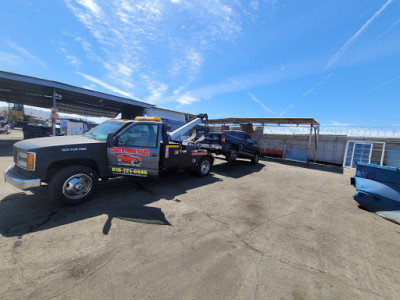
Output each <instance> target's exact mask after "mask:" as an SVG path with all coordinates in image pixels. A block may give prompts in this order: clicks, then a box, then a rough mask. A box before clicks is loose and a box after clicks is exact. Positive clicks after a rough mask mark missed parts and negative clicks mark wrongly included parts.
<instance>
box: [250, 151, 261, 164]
mask: <svg viewBox="0 0 400 300" xmlns="http://www.w3.org/2000/svg"><path fill="white" fill-rule="evenodd" d="M259 160H260V153H258V152H257V153H256V154H254V157H253V158H252V159H251V163H252V164H254V165H256V164H258V161H259Z"/></svg>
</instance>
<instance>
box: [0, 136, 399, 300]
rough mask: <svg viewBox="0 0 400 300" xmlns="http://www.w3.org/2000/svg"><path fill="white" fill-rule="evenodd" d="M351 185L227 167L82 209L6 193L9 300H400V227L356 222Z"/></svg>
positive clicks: (272, 168) (291, 166) (280, 167)
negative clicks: (207, 174)
mask: <svg viewBox="0 0 400 300" xmlns="http://www.w3.org/2000/svg"><path fill="white" fill-rule="evenodd" d="M20 135H21V133H20V132H18V131H13V133H12V134H11V135H9V136H1V137H0V148H1V149H0V169H1V170H4V169H5V168H6V167H7V166H8V165H10V164H11V163H12V157H11V150H10V149H11V148H10V144H11V143H12V141H11V140H12V139H15V140H17V139H18V138H20ZM10 141H11V142H10ZM343 172H344V173H343ZM353 173H354V171H353V170H344V171H342V170H340V169H335V168H329V167H318V166H315V167H309V168H306V167H305V166H304V165H302V164H295V163H288V162H286V163H284V162H281V161H279V160H268V159H264V160H262V161H260V164H258V165H257V166H254V165H251V164H249V163H248V162H247V161H244V160H241V161H237V162H235V163H233V164H232V165H228V164H227V163H226V162H225V161H224V160H219V159H218V160H216V164H215V167H214V170H213V172H212V175H211V176H209V177H206V178H198V177H194V176H191V175H189V176H186V175H184V174H180V175H169V176H165V177H163V178H161V179H160V180H158V181H156V180H133V179H129V178H128V179H126V178H116V179H112V180H109V181H106V182H101V183H100V184H99V186H98V190H97V193H96V194H95V197H94V199H93V200H92V201H90V202H87V203H85V204H83V205H81V206H78V207H74V208H61V207H58V206H57V205H56V204H54V203H52V202H51V201H49V200H48V199H46V188H42V189H39V190H36V191H33V192H32V191H29V192H23V191H20V190H18V189H15V188H14V187H12V186H10V185H8V184H5V183H3V182H1V183H0V199H1V201H0V232H1V236H0V282H1V285H0V298H1V299H23V298H30V299H50V298H56V299H71V298H72V299H114V298H118V299H250V298H251V299H398V297H399V294H400V271H399V270H400V269H399V262H400V251H399V249H400V227H399V225H396V224H394V223H391V222H389V221H387V220H385V219H382V218H380V217H378V216H376V215H374V214H372V213H368V212H366V211H364V210H361V209H359V208H358V206H357V203H356V202H355V201H354V200H353V199H352V195H353V194H354V188H353V187H352V186H350V184H349V183H350V179H349V178H350V176H352V175H353ZM146 222H147V223H146ZM149 223H154V224H149ZM159 224H166V225H159Z"/></svg>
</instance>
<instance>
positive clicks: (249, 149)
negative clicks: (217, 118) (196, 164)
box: [197, 130, 260, 164]
mask: <svg viewBox="0 0 400 300" xmlns="http://www.w3.org/2000/svg"><path fill="white" fill-rule="evenodd" d="M201 135H204V136H205V138H204V140H201V141H200V142H199V143H198V146H199V147H200V148H202V149H207V150H209V151H210V152H213V153H215V154H222V155H225V158H226V160H227V161H228V162H231V161H234V160H236V158H249V159H251V162H252V163H253V164H257V163H258V160H259V159H260V149H259V148H258V147H257V146H256V145H255V144H254V143H253V141H252V140H251V137H250V136H249V135H248V134H247V133H246V132H244V131H239V130H225V131H223V132H209V133H206V134H205V133H204V132H198V133H197V136H201Z"/></svg>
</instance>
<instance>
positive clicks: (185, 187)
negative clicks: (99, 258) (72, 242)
mask: <svg viewBox="0 0 400 300" xmlns="http://www.w3.org/2000/svg"><path fill="white" fill-rule="evenodd" d="M220 180H221V179H218V178H216V177H214V176H212V175H210V176H207V177H203V178H199V177H195V176H191V175H189V176H186V175H185V174H178V175H176V174H174V175H171V176H165V177H161V178H160V179H159V180H156V179H154V180H151V179H146V180H144V179H140V178H138V179H136V178H135V179H134V178H113V179H110V180H108V181H105V182H99V185H98V187H97V191H96V193H95V195H94V196H93V198H92V200H90V201H88V202H86V203H83V204H81V205H79V206H75V207H61V206H59V205H58V204H57V203H55V202H53V201H51V200H49V199H48V198H47V188H46V187H42V188H39V189H35V190H32V191H30V192H29V193H25V192H20V193H16V194H12V195H9V196H7V197H5V198H4V199H3V200H2V201H0V233H1V234H2V235H3V236H5V237H14V236H22V235H24V234H27V233H31V232H37V231H42V230H47V229H50V228H53V227H58V226H62V225H66V224H70V223H74V222H78V221H81V220H85V219H89V218H93V217H96V216H100V215H107V216H108V219H107V221H106V222H105V224H104V226H103V234H108V233H109V232H110V230H111V227H112V220H113V219H114V218H119V219H122V220H126V221H132V222H137V223H145V224H155V225H171V224H170V223H169V221H168V220H167V218H166V217H165V215H164V213H163V211H162V210H161V209H160V208H157V207H150V206H147V205H148V204H151V203H154V202H157V201H159V200H161V199H165V200H170V201H175V202H176V204H177V205H179V202H180V200H178V199H177V197H178V196H180V195H183V194H185V193H187V191H189V190H191V189H195V188H197V187H200V186H204V185H208V184H212V183H214V182H217V181H220Z"/></svg>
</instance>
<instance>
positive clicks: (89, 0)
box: [77, 0, 102, 16]
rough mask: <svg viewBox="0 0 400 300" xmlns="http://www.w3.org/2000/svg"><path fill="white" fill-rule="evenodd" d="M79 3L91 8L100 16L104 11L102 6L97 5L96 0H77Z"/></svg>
mask: <svg viewBox="0 0 400 300" xmlns="http://www.w3.org/2000/svg"><path fill="white" fill-rule="evenodd" d="M77 1H78V3H79V4H80V5H82V6H84V7H85V8H87V9H89V10H90V11H91V12H92V13H93V14H95V15H97V16H100V15H101V13H102V10H101V8H100V7H99V6H98V5H97V3H96V1H95V0H77Z"/></svg>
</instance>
